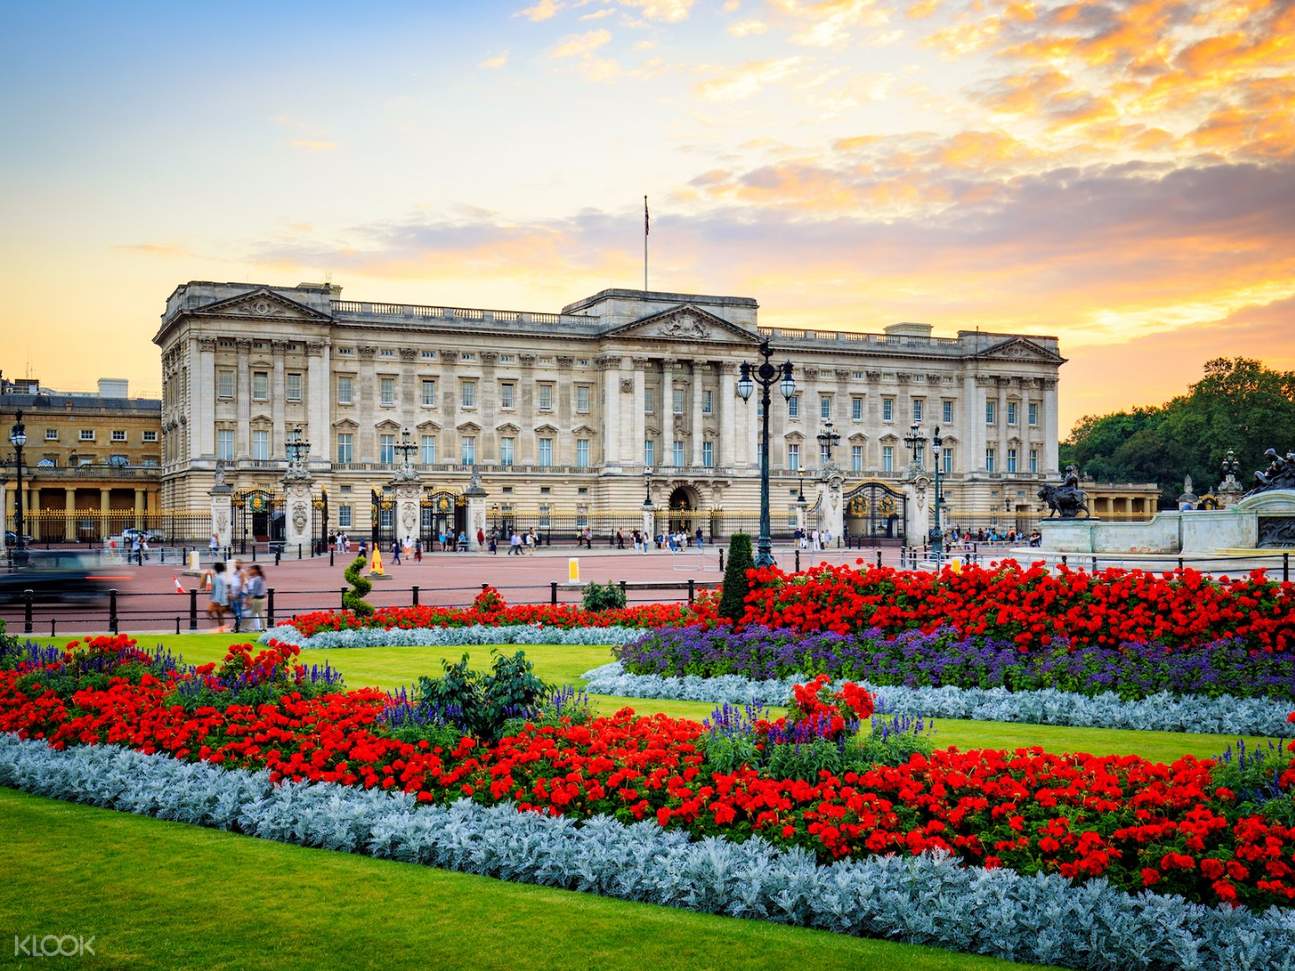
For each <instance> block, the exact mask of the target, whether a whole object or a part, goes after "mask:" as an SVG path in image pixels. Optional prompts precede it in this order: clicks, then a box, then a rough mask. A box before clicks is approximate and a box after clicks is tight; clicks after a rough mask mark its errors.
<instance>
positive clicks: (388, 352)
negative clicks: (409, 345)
mask: <svg viewBox="0 0 1295 971" xmlns="http://www.w3.org/2000/svg"><path fill="white" fill-rule="evenodd" d="M378 353H379V354H380V355H381V356H382V357H395V356H396V349H395V348H394V347H384V348H381V349H380V350H379V351H378Z"/></svg>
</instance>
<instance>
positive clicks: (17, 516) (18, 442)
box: [9, 408, 27, 566]
mask: <svg viewBox="0 0 1295 971" xmlns="http://www.w3.org/2000/svg"><path fill="white" fill-rule="evenodd" d="M15 417H16V418H17V421H15V422H14V424H13V428H12V429H10V431H9V443H10V444H11V445H13V452H14V466H15V469H16V474H15V478H16V480H17V483H16V484H17V489H18V491H17V495H15V496H14V504H13V524H14V544H13V554H12V558H11V560H10V562H11V563H13V565H14V566H25V565H26V563H27V543H26V541H25V540H24V538H23V521H22V506H23V494H22V449H23V446H24V445H26V444H27V426H26V425H24V424H23V420H22V409H21V408H20V409H19V410H18V414H17V415H16V416H15Z"/></svg>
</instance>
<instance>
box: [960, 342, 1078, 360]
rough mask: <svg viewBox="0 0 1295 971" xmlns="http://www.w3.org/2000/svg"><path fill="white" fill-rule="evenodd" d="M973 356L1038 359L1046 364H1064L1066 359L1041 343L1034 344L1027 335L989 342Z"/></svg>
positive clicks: (1001, 358) (1002, 358)
mask: <svg viewBox="0 0 1295 971" xmlns="http://www.w3.org/2000/svg"><path fill="white" fill-rule="evenodd" d="M973 356H974V357H977V358H986V357H992V358H998V359H1000V360H1009V361H1039V362H1041V363H1046V364H1064V363H1065V360H1066V359H1065V358H1063V357H1062V356H1061V355H1060V354H1055V353H1053V352H1052V351H1050V350H1048V349H1047V348H1046V347H1044V346H1042V345H1041V344H1036V343H1035V342H1034V341H1032V340H1030V339H1029V338H1028V337H1009V338H1007V340H1004V341H999V342H998V343H997V344H991V345H990V346H989V347H986V348H985V349H984V350H983V351H981V352H980V353H979V354H975V355H973Z"/></svg>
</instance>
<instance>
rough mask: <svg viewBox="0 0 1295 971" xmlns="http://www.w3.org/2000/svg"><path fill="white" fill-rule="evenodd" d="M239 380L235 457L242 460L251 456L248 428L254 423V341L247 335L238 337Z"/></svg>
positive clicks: (235, 393)
mask: <svg viewBox="0 0 1295 971" xmlns="http://www.w3.org/2000/svg"><path fill="white" fill-rule="evenodd" d="M236 344H237V348H238V377H237V378H235V380H236V381H237V382H238V384H237V386H236V387H235V388H234V402H235V407H236V408H237V414H238V421H237V423H236V424H235V425H234V458H236V459H237V460H239V461H240V462H241V461H243V460H244V459H246V458H248V457H250V455H251V443H250V442H249V441H248V438H249V436H250V434H251V432H250V431H249V430H248V429H249V428H250V426H251V423H252V372H251V368H250V366H249V365H248V361H247V356H248V354H249V352H250V351H251V350H252V342H251V340H250V339H248V338H246V337H240V338H238V340H237V342H236Z"/></svg>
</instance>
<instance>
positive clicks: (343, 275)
mask: <svg viewBox="0 0 1295 971" xmlns="http://www.w3.org/2000/svg"><path fill="white" fill-rule="evenodd" d="M5 21H6V29H5V31H4V32H3V35H2V36H0V120H2V121H3V131H4V132H5V137H4V139H3V147H0V175H2V176H3V179H2V181H0V219H2V222H0V226H3V234H2V235H0V282H2V283H3V302H2V303H0V368H3V370H4V372H5V373H6V374H7V375H21V374H24V373H26V372H27V371H28V370H29V369H30V373H31V374H32V375H35V376H38V377H40V378H41V379H42V380H43V381H44V382H45V383H46V384H48V385H50V386H53V387H65V388H88V387H91V386H92V385H93V383H94V380H95V379H96V378H97V377H99V376H114V377H128V378H130V379H131V381H132V383H133V386H134V388H135V389H136V390H138V391H142V392H150V393H154V394H156V393H157V391H158V389H159V387H160V385H161V379H160V371H159V366H158V358H157V350H156V348H155V347H154V346H153V345H152V343H151V342H150V338H151V336H152V334H153V333H154V331H155V330H156V328H157V324H158V315H159V313H160V312H161V310H162V307H163V302H164V300H165V298H166V296H167V295H168V294H169V293H170V292H171V290H172V289H173V288H174V287H175V286H176V285H177V284H179V283H181V282H183V281H186V280H191V279H199V280H203V279H205V280H239V281H254V282H268V283H275V284H280V285H284V284H286V285H291V284H295V283H297V282H300V281H318V280H322V279H324V278H325V277H326V276H327V277H329V278H331V279H332V281H333V282H335V283H338V284H341V285H342V286H343V287H344V296H346V297H349V298H352V299H358V300H365V299H371V300H386V301H401V302H409V303H435V304H442V305H457V306H476V307H491V308H500V309H528V310H556V309H557V308H558V307H560V306H561V305H562V304H564V303H567V302H570V301H572V300H574V299H576V298H578V297H580V296H583V295H586V294H588V293H591V292H593V291H596V290H599V289H602V288H604V287H610V286H625V287H637V286H641V285H642V228H643V220H642V197H643V195H644V194H645V193H646V194H647V195H649V196H650V198H651V206H652V235H651V279H650V283H651V285H652V287H653V288H654V289H655V288H659V289H668V290H682V291H700V292H707V293H728V294H740V295H748V296H754V297H756V298H757V299H758V300H759V301H760V318H761V321H762V323H765V324H771V325H778V326H787V327H822V328H837V329H845V330H879V329H880V328H881V327H883V326H885V325H886V324H889V323H893V322H895V321H900V320H919V321H926V322H929V323H931V324H933V325H934V326H935V328H936V333H937V334H952V333H953V332H954V331H956V330H958V329H970V328H974V327H977V326H979V327H981V328H983V329H1002V330H1013V331H1024V332H1028V333H1041V334H1055V335H1057V336H1058V337H1060V339H1061V341H1062V351H1063V353H1064V354H1065V355H1066V356H1067V357H1069V358H1070V359H1071V363H1070V364H1069V365H1067V366H1066V367H1065V368H1064V369H1063V371H1062V384H1061V389H1062V407H1063V413H1062V427H1063V429H1064V428H1067V427H1069V425H1070V423H1071V422H1072V421H1074V420H1075V419H1077V418H1078V417H1079V416H1081V415H1082V414H1085V413H1090V412H1097V411H1107V410H1111V409H1114V408H1117V407H1123V406H1127V405H1131V404H1144V403H1153V402H1158V401H1160V400H1163V399H1164V398H1165V397H1167V396H1168V395H1170V394H1171V393H1173V392H1176V391H1178V390H1180V389H1182V388H1183V387H1184V386H1185V385H1186V384H1187V383H1189V382H1190V381H1192V380H1195V379H1196V377H1197V376H1198V375H1199V373H1200V364H1201V362H1203V361H1204V360H1206V359H1207V358H1209V357H1214V356H1218V355H1221V354H1229V355H1230V354H1246V355H1251V356H1256V357H1260V358H1262V359H1264V360H1266V361H1268V362H1270V363H1271V364H1273V365H1277V366H1281V367H1285V368H1295V2H1272V3H1269V2H1262V0H1259V2H1245V0H1232V2H1209V0H1197V2H1171V0H1148V2H1121V0H1106V2H1091V3H1050V2H1037V3H1034V2H1029V0H1007V2H989V0H985V2H981V0H976V2H970V3H967V2H946V0H915V2H906V3H883V2H866V0H821V2H815V0H710V2H707V0H695V2H694V0H536V2H534V3H533V5H529V6H528V5H527V0H518V2H514V3H495V2H482V0H478V2H472V3H467V2H465V3H450V2H430V3H429V2H423V3H408V4H402V3H380V2H372V3H367V4H333V3H327V2H314V3H310V4H291V3H269V4H267V3H228V2H226V3H219V4H217V3H180V4H177V3H174V2H168V3H157V4H151V3H114V4H106V3H93V4H91V3H86V4H75V3H26V4H13V3H11V4H7V5H6V9H5Z"/></svg>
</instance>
